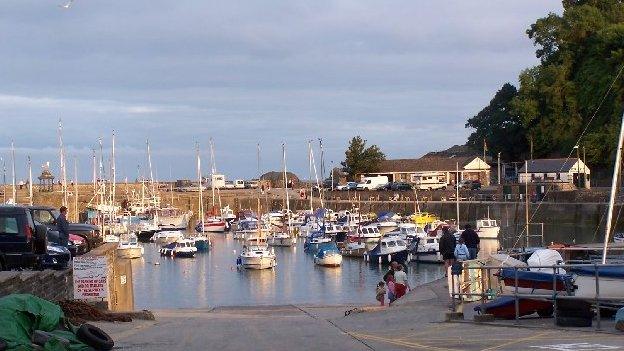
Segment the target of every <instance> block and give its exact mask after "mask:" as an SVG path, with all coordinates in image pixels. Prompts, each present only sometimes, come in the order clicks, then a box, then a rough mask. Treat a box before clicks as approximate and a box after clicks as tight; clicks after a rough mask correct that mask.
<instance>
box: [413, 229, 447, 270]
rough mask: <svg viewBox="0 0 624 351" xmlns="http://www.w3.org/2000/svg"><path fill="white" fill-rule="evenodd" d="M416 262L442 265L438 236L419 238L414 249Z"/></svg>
mask: <svg viewBox="0 0 624 351" xmlns="http://www.w3.org/2000/svg"><path fill="white" fill-rule="evenodd" d="M416 260H417V261H419V262H426V263H443V262H444V259H443V258H442V254H441V253H440V236H439V235H436V236H426V237H424V238H421V239H420V240H419V243H418V248H417V249H416Z"/></svg>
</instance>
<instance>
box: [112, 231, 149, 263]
mask: <svg viewBox="0 0 624 351" xmlns="http://www.w3.org/2000/svg"><path fill="white" fill-rule="evenodd" d="M143 253H144V249H143V246H141V245H140V244H139V239H138V238H137V236H136V235H135V234H124V235H122V236H121V237H120V240H119V244H118V245H117V257H119V258H140V257H142V256H143Z"/></svg>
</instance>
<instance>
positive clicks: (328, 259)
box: [314, 243, 342, 267]
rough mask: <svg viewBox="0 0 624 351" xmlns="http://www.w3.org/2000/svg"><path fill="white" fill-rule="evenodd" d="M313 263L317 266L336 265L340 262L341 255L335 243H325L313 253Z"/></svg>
mask: <svg viewBox="0 0 624 351" xmlns="http://www.w3.org/2000/svg"><path fill="white" fill-rule="evenodd" d="M314 263H315V264H317V265H319V266H325V267H338V266H340V265H341V264H342V255H341V254H340V252H339V251H338V247H337V246H336V244H335V243H325V244H323V245H321V246H320V247H319V249H318V252H317V253H316V254H315V255H314Z"/></svg>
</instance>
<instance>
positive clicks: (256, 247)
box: [236, 242, 277, 269]
mask: <svg viewBox="0 0 624 351" xmlns="http://www.w3.org/2000/svg"><path fill="white" fill-rule="evenodd" d="M236 263H237V265H238V266H239V267H242V268H246V269H267V268H273V267H275V266H276V265H277V260H276V259H275V253H273V251H272V250H270V249H269V247H268V246H267V245H266V243H263V242H250V243H249V244H246V245H244V246H243V250H242V252H241V254H240V256H239V257H238V260H237V262H236Z"/></svg>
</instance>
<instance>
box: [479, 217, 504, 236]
mask: <svg viewBox="0 0 624 351" xmlns="http://www.w3.org/2000/svg"><path fill="white" fill-rule="evenodd" d="M476 224H477V225H476V229H477V234H479V238H480V239H498V234H499V233H500V226H499V225H498V223H497V222H496V220H495V219H491V218H489V216H488V217H486V218H482V219H478V220H477V223H476Z"/></svg>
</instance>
